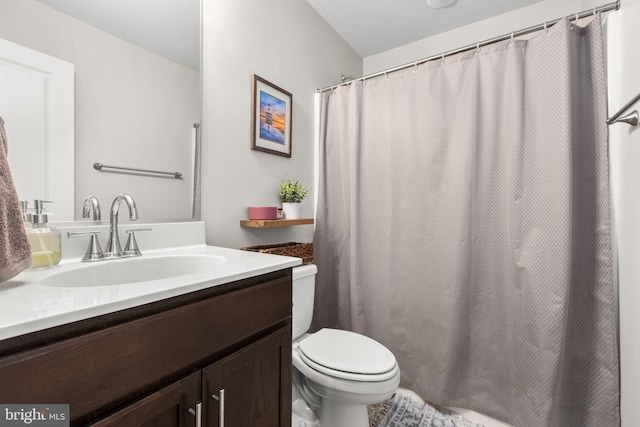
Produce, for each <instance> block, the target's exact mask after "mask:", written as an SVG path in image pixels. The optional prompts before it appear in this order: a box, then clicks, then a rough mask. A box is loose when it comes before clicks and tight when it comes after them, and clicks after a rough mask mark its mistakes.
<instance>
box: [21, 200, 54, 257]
mask: <svg viewBox="0 0 640 427" xmlns="http://www.w3.org/2000/svg"><path fill="white" fill-rule="evenodd" d="M45 203H51V202H50V201H46V200H35V201H34V211H35V213H32V214H29V216H30V218H31V224H32V227H31V228H29V229H27V236H29V242H30V243H31V268H30V270H35V269H39V268H48V267H53V266H54V265H58V264H59V263H60V260H61V259H62V250H61V244H62V239H61V237H60V232H59V231H58V230H56V229H54V228H50V227H49V226H47V222H48V220H49V217H48V215H47V214H46V213H43V212H42V208H43V205H44V204H45Z"/></svg>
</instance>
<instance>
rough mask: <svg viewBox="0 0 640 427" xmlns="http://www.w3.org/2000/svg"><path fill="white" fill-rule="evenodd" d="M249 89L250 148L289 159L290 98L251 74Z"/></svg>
mask: <svg viewBox="0 0 640 427" xmlns="http://www.w3.org/2000/svg"><path fill="white" fill-rule="evenodd" d="M251 87H252V90H251V93H252V95H253V98H252V100H251V111H252V113H251V149H252V150H258V151H264V152H266V153H271V154H277V155H278V156H284V157H291V110H292V107H293V96H292V95H291V94H290V93H289V92H287V91H286V90H284V89H282V88H279V87H278V86H276V85H274V84H272V83H269V82H268V81H266V80H265V79H263V78H261V77H259V76H256V75H255V74H254V75H253V81H252V84H251Z"/></svg>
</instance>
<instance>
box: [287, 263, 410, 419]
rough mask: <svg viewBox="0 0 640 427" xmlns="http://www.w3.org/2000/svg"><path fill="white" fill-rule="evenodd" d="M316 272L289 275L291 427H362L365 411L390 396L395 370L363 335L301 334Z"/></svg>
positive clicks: (390, 358)
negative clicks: (291, 310)
mask: <svg viewBox="0 0 640 427" xmlns="http://www.w3.org/2000/svg"><path fill="white" fill-rule="evenodd" d="M317 271H318V269H317V267H316V266H315V265H313V264H307V265H303V266H300V267H296V268H294V269H293V355H292V357H293V370H292V377H293V396H292V397H293V399H292V402H293V421H292V427H316V426H318V425H319V426H321V427H368V425H369V419H368V415H367V405H368V404H372V403H378V402H381V401H383V400H385V399H388V398H390V397H391V396H392V395H393V393H394V392H395V391H396V389H397V388H398V385H399V384H400V368H399V367H398V364H397V362H396V358H395V357H394V355H393V353H391V352H390V351H389V350H388V349H387V348H386V347H385V346H383V345H382V344H380V343H379V342H377V341H375V340H373V339H371V338H368V337H365V336H364V335H360V334H357V333H354V332H349V331H341V330H336V329H321V330H319V331H318V332H316V333H313V334H307V331H308V330H309V327H310V326H311V318H312V316H313V301H314V293H315V277H316V273H317ZM305 403H306V405H305ZM306 406H308V408H306ZM309 409H311V410H312V411H313V412H312V411H310V410H309ZM315 415H317V416H318V417H319V419H320V420H319V422H318V420H317V419H316V417H315Z"/></svg>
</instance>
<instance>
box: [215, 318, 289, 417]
mask: <svg viewBox="0 0 640 427" xmlns="http://www.w3.org/2000/svg"><path fill="white" fill-rule="evenodd" d="M202 399H203V404H204V416H203V418H204V420H205V427H278V426H279V427H290V426H291V327H290V326H287V327H286V328H283V329H280V330H278V331H277V332H274V333H273V334H271V335H268V336H267V337H265V338H263V339H261V340H259V341H256V342H255V343H253V344H250V345H249V346H247V347H245V348H243V349H241V350H239V351H237V352H236V353H233V354H232V355H230V356H228V357H226V358H224V359H222V360H220V361H219V362H216V363H215V364H213V365H210V366H209V367H207V368H205V369H204V370H203V371H202Z"/></svg>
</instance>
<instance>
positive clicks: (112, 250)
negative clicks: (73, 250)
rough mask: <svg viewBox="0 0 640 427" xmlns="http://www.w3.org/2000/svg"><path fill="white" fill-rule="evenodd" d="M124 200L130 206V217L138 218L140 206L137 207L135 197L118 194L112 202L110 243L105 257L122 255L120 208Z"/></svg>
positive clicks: (110, 257)
mask: <svg viewBox="0 0 640 427" xmlns="http://www.w3.org/2000/svg"><path fill="white" fill-rule="evenodd" d="M123 200H124V201H125V202H127V205H128V206H129V219H130V220H131V221H137V220H138V208H137V207H136V202H135V201H134V200H133V197H131V196H130V195H128V194H125V193H120V194H118V195H117V196H116V198H115V199H114V200H113V203H112V204H111V216H110V223H109V243H108V245H107V250H106V251H105V253H104V256H103V258H105V259H113V258H120V257H122V248H121V247H120V237H119V236H118V210H119V209H120V202H121V201H123Z"/></svg>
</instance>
